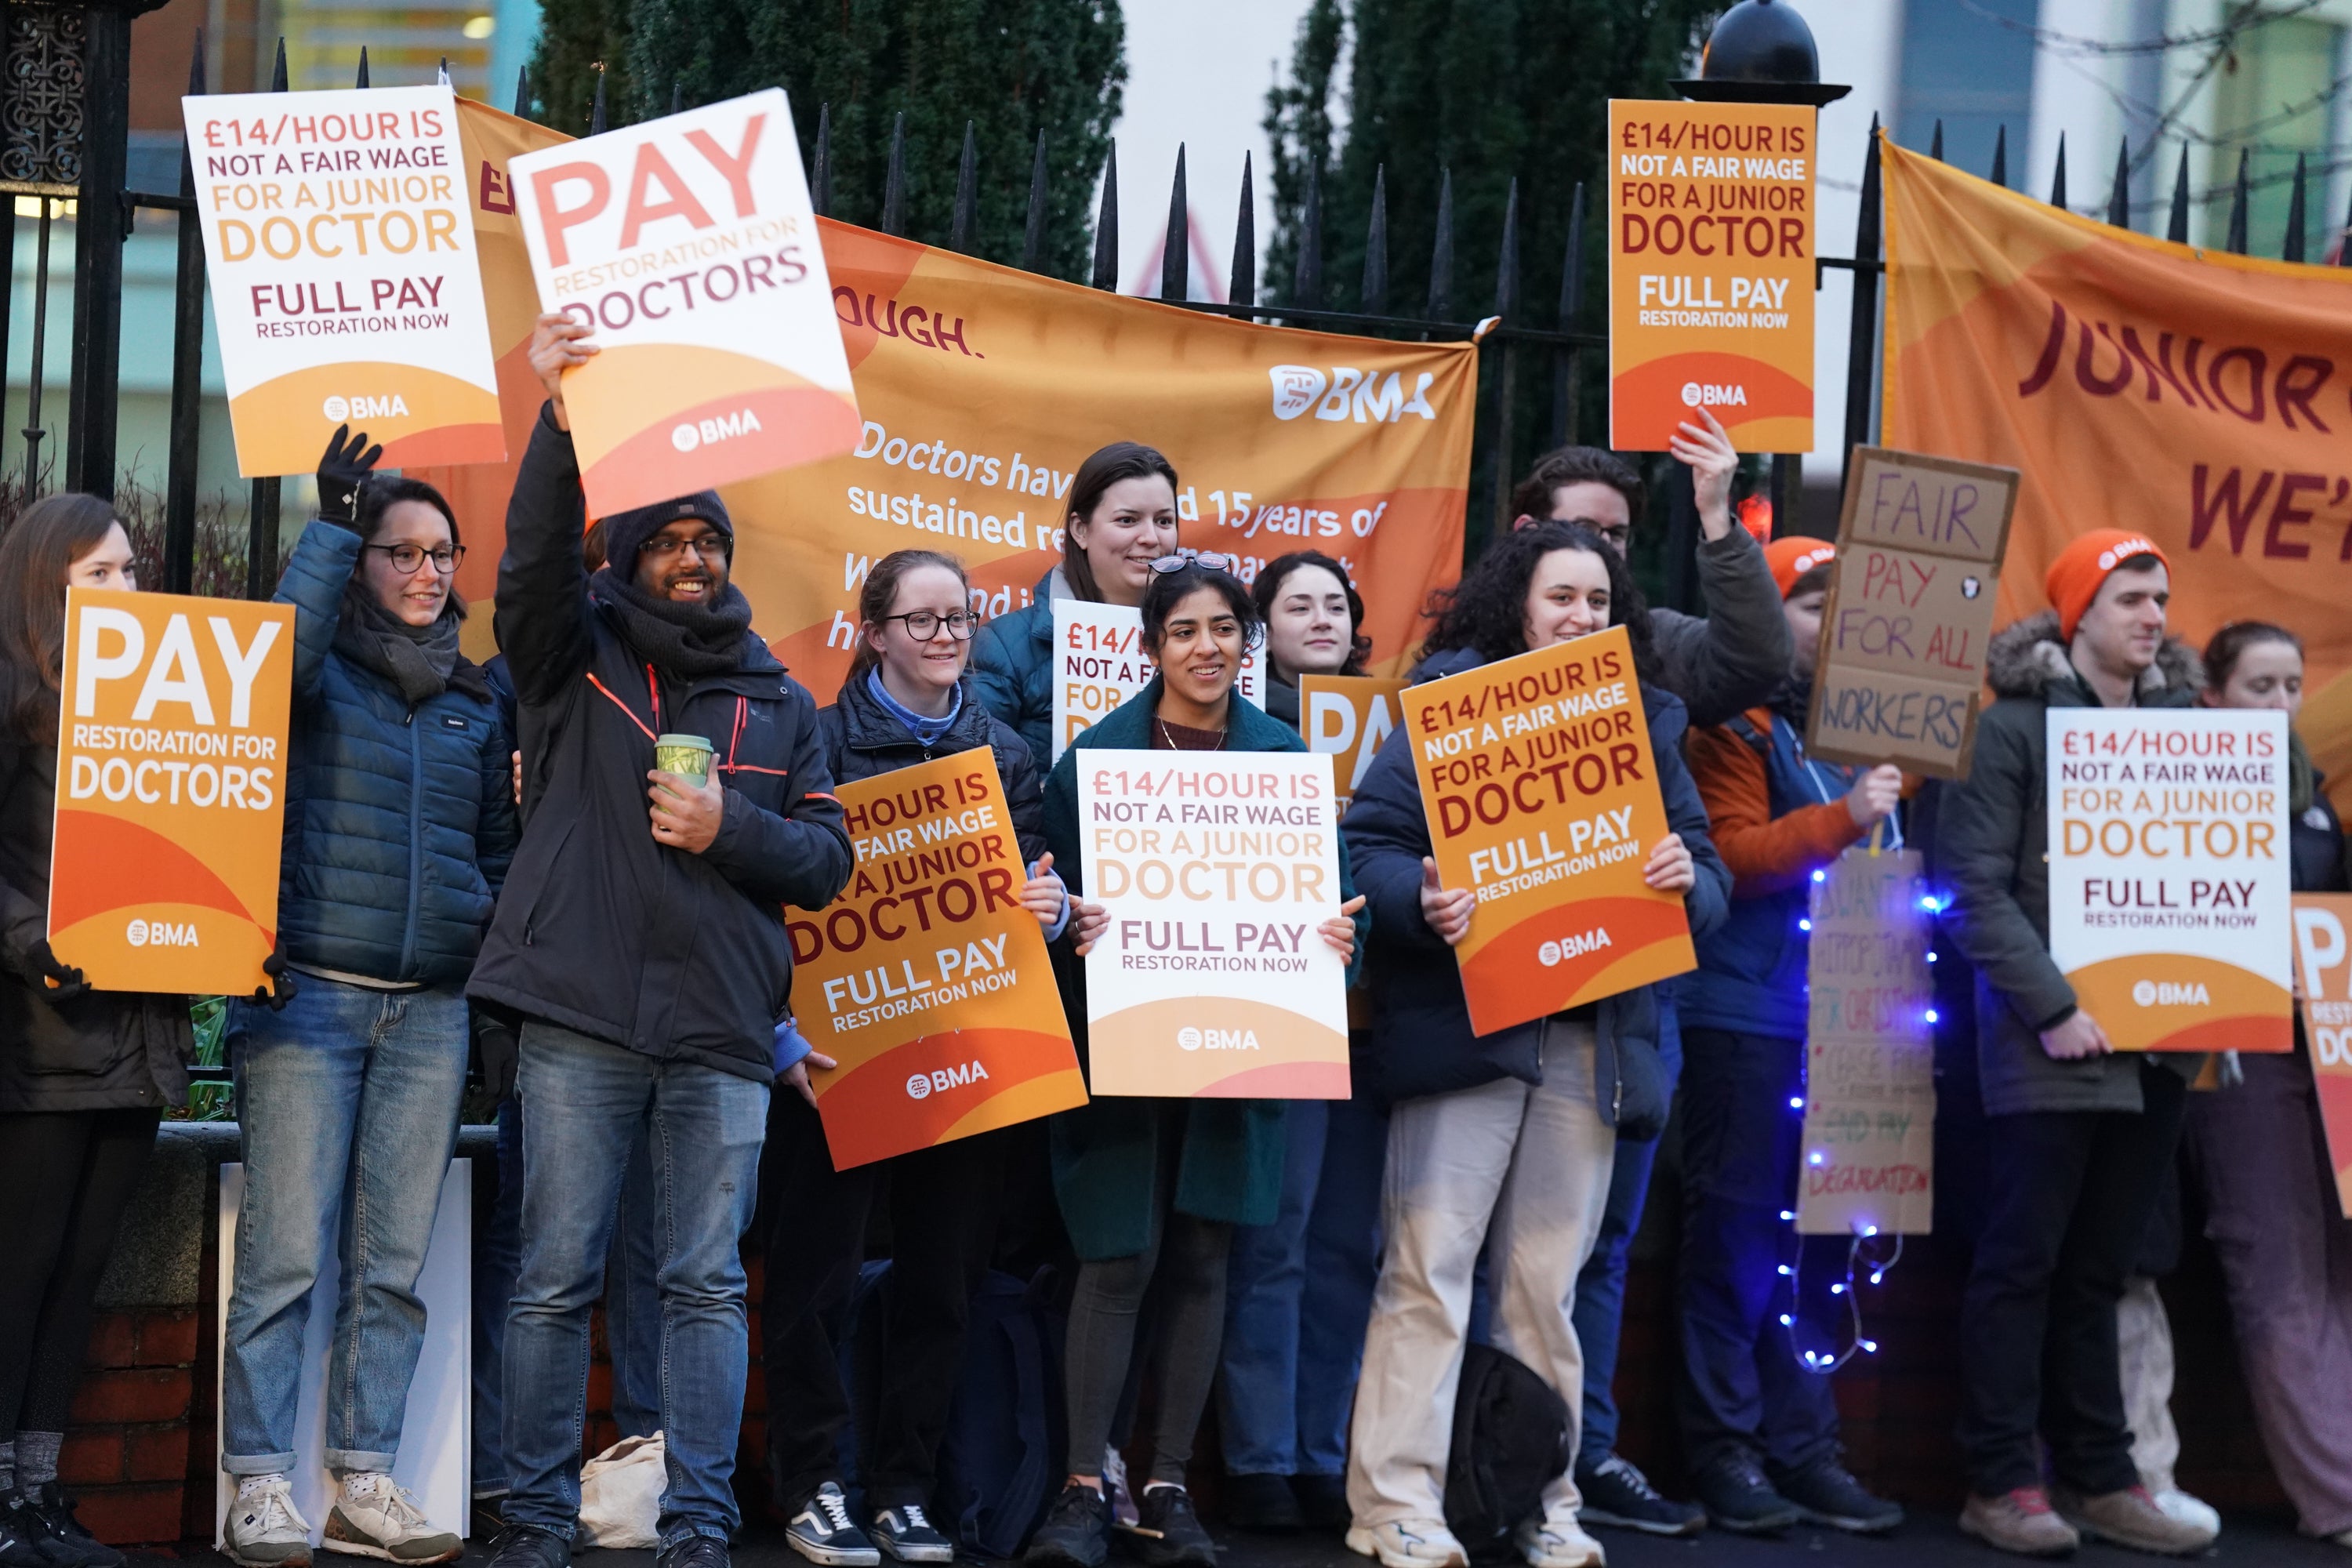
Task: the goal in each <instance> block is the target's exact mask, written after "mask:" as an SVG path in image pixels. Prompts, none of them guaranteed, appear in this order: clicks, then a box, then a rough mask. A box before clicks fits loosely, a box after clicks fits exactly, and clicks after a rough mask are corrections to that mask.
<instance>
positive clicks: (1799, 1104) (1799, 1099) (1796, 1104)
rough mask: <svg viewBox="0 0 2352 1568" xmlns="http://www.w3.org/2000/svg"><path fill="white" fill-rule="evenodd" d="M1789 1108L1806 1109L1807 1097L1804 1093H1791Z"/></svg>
mask: <svg viewBox="0 0 2352 1568" xmlns="http://www.w3.org/2000/svg"><path fill="white" fill-rule="evenodd" d="M1789 1109H1790V1110H1804V1109H1805V1097H1804V1096H1803V1095H1801V1094H1792V1095H1790V1097H1789Z"/></svg>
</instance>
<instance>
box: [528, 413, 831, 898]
mask: <svg viewBox="0 0 2352 1568" xmlns="http://www.w3.org/2000/svg"><path fill="white" fill-rule="evenodd" d="M587 518H588V510H587V500H586V498H585V497H584V496H583V494H582V493H581V489H580V458H579V456H578V454H576V453H575V452H573V450H572V436H571V434H570V432H568V431H563V430H559V429H557V428H556V427H555V421H554V419H553V417H552V416H551V414H550V412H549V410H548V408H546V407H541V409H540V411H539V419H538V422H537V423H536V424H534V425H532V426H531V429H530V446H529V447H525V448H524V449H523V455H522V465H521V467H520V468H518V469H517V470H516V473H515V483H514V494H513V497H512V499H510V500H509V501H508V502H507V550H506V554H505V555H503V556H501V557H500V558H499V591H498V631H499V647H500V648H501V649H502V650H503V651H504V652H505V654H506V656H507V670H508V673H509V675H510V676H511V677H512V678H513V680H514V689H515V695H516V696H517V697H518V698H520V700H522V701H524V702H526V703H531V704H537V703H541V702H545V701H547V700H549V699H550V698H551V697H553V696H554V695H555V694H556V693H557V692H559V691H561V690H562V689H564V688H565V687H566V686H568V685H570V684H571V683H572V681H573V680H575V679H578V678H579V676H580V674H581V672H582V671H583V670H585V669H586V668H588V657H589V653H590V650H591V648H592V647H593V641H592V636H591V633H590V630H589V619H588V617H589V615H590V613H591V612H590V610H589V607H588V568H587V565H586V563H584V562H583V560H582V559H581V555H580V541H581V536H582V535H583V533H584V532H585V531H587ZM812 907H821V906H812Z"/></svg>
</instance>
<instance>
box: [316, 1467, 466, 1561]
mask: <svg viewBox="0 0 2352 1568" xmlns="http://www.w3.org/2000/svg"><path fill="white" fill-rule="evenodd" d="M324 1534H325V1537H326V1541H327V1544H328V1547H329V1549H330V1550H331V1551H334V1552H349V1553H351V1554H352V1555H353V1556H356V1557H380V1558H382V1559H383V1561H384V1562H386V1563H410V1564H421V1563H447V1562H451V1561H453V1560H454V1559H455V1558H456V1557H457V1555H458V1553H460V1552H464V1551H465V1550H466V1543H465V1542H464V1541H463V1540H462V1539H460V1538H459V1536H458V1534H457V1531H454V1530H441V1529H437V1528H436V1527H435V1525H434V1523H433V1521H431V1520H429V1519H427V1518H425V1510H423V1509H421V1508H418V1507H417V1506H416V1500H415V1498H413V1497H410V1496H409V1495H408V1493H407V1492H406V1491H405V1490H404V1489H402V1487H401V1486H400V1484H399V1483H398V1482H397V1481H394V1479H392V1478H391V1477H390V1476H387V1475H385V1474H383V1472H382V1471H380V1470H347V1471H345V1472H344V1474H343V1477H342V1479H341V1482H339V1483H338V1484H337V1486H336V1488H335V1500H334V1503H333V1505H332V1506H331V1507H330V1508H329V1509H328V1510H327V1524H326V1529H325V1531H324Z"/></svg>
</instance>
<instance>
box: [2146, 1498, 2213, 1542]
mask: <svg viewBox="0 0 2352 1568" xmlns="http://www.w3.org/2000/svg"><path fill="white" fill-rule="evenodd" d="M2156 1507H2157V1511H2158V1512H2159V1513H2161V1514H2163V1515H2164V1517H2165V1518H2167V1519H2168V1520H2170V1521H2173V1522H2174V1523H2175V1524H2185V1525H2188V1526H2189V1527H2190V1528H2191V1529H2194V1530H2201V1531H2204V1532H2205V1533H2206V1534H2208V1535H2219V1534H2221V1513H2220V1512H2219V1510H2216V1509H2215V1508H2214V1507H2213V1505H2212V1504H2211V1503H2210V1502H2207V1501H2206V1500H2204V1499H2203V1498H2200V1497H2194V1496H2191V1495H2190V1494H2189V1493H2188V1492H2185V1491H2182V1490H2181V1489H2179V1487H2167V1488H2165V1489H2163V1490H2162V1491H2160V1492H2158V1493H2157V1494H2156Z"/></svg>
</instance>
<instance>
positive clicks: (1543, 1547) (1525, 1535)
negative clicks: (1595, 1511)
mask: <svg viewBox="0 0 2352 1568" xmlns="http://www.w3.org/2000/svg"><path fill="white" fill-rule="evenodd" d="M1511 1542H1512V1544H1513V1545H1515V1546H1517V1548H1518V1549H1519V1555H1520V1556H1521V1557H1523V1558H1525V1559H1527V1563H1528V1568H1602V1564H1604V1563H1607V1562H1608V1561H1609V1557H1608V1554H1607V1553H1606V1552H1602V1551H1601V1542H1597V1541H1595V1540H1593V1539H1592V1537H1591V1536H1590V1535H1587V1534H1585V1533H1584V1526H1582V1525H1581V1524H1579V1523H1578V1522H1577V1519H1576V1515H1575V1514H1573V1513H1571V1512H1568V1511H1565V1510H1563V1511H1561V1512H1560V1513H1559V1514H1557V1515H1554V1516H1552V1517H1550V1518H1548V1519H1531V1520H1528V1521H1527V1522H1526V1523H1524V1524H1522V1525H1520V1526H1519V1527H1518V1529H1517V1530H1515V1531H1512V1532H1511Z"/></svg>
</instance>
